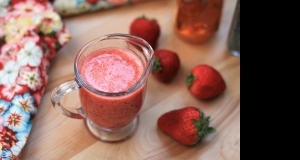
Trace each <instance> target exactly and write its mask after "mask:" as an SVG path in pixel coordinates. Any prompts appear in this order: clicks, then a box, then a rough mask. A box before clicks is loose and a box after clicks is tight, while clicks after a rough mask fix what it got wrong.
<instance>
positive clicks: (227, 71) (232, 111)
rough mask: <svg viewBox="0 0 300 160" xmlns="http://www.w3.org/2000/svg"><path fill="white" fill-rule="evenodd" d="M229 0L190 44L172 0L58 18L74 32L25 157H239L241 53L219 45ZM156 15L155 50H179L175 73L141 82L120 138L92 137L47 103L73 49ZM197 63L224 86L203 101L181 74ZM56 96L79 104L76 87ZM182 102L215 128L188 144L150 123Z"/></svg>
mask: <svg viewBox="0 0 300 160" xmlns="http://www.w3.org/2000/svg"><path fill="white" fill-rule="evenodd" d="M235 5H236V0H224V6H223V13H222V19H221V23H220V28H219V30H218V32H217V33H216V34H215V35H214V37H212V38H211V39H210V40H209V41H208V42H207V43H205V44H202V45H193V44H189V43H187V42H185V41H183V40H181V39H179V38H178V37H177V36H176V35H175V34H174V30H173V19H174V16H175V11H176V1H175V0H150V1H146V2H143V3H139V4H135V5H131V6H123V7H119V8H114V9H110V10H103V11H99V12H94V13H89V14H84V15H79V16H73V17H66V18H63V20H64V22H65V23H66V25H67V27H68V29H69V30H70V32H71V33H72V35H73V38H72V40H71V41H70V42H69V43H68V44H67V45H66V46H65V47H63V49H62V50H60V51H59V52H58V54H57V56H56V57H55V58H54V60H53V61H52V63H51V68H50V72H49V82H48V85H47V88H46V90H45V94H44V97H43V100H42V103H41V105H40V106H39V110H38V113H37V115H36V118H35V121H34V123H33V128H32V131H31V133H30V136H29V138H28V142H27V143H26V146H25V147H24V148H23V151H22V159H24V160H66V159H71V160H145V159H147V160H239V159H240V58H237V57H234V56H232V55H230V54H229V53H228V52H227V50H226V40H227V36H228V31H229V28H230V24H231V20H232V16H233V13H234V8H235ZM143 14H144V15H146V16H147V17H151V18H155V19H156V20H157V21H158V23H159V24H160V26H161V35H160V38H159V43H158V48H157V49H169V50H173V51H175V52H177V53H178V55H179V57H180V60H181V68H180V71H179V73H178V74H177V76H176V77H175V79H174V80H173V81H172V82H171V83H169V84H162V83H160V82H159V81H157V80H156V79H155V78H154V77H153V76H150V78H149V81H148V90H147V96H146V100H145V103H144V105H143V108H142V111H141V112H140V124H139V128H138V130H137V132H136V133H135V135H134V136H133V137H132V138H130V139H129V140H127V141H124V142H121V143H104V142H100V141H97V140H96V139H95V138H94V137H92V136H91V135H90V133H89V132H88V131H87V129H86V127H85V125H84V121H82V120H76V119H71V118H67V117H65V116H63V115H62V114H60V113H59V112H58V111H56V110H55V109H54V108H53V107H52V105H51V102H50V95H51V92H52V90H53V89H54V88H55V87H56V86H58V85H59V84H61V83H63V82H65V81H66V80H69V79H71V78H73V77H74V76H75V75H74V71H73V65H74V64H73V63H74V59H75V56H76V54H77V52H78V51H79V49H80V48H81V47H82V46H83V45H84V44H86V43H87V42H89V41H90V40H92V39H95V38H98V37H100V36H103V35H106V34H111V33H129V25H130V23H131V21H132V20H133V19H134V18H136V17H138V16H141V15H143ZM198 64H208V65H211V66H212V67H214V68H215V69H216V70H218V71H219V72H220V73H221V75H222V76H223V78H224V80H225V82H226V84H227V88H226V90H225V92H224V93H223V94H222V95H220V96H218V97H216V98H214V99H210V100H206V101H203V100H198V99H195V98H194V97H192V95H191V94H190V93H189V92H188V90H187V87H186V85H185V75H186V73H188V71H189V70H190V69H191V68H193V67H194V66H196V65H198ZM63 103H64V104H65V105H67V106H72V108H78V107H79V106H80V102H79V99H78V92H72V93H71V94H68V95H67V96H66V97H65V98H64V99H63ZM185 106H196V107H200V108H201V109H202V110H203V111H204V113H205V114H206V115H208V116H211V126H212V127H214V128H216V129H217V132H216V133H215V134H211V135H207V136H206V137H205V138H204V139H203V140H202V142H201V143H200V144H199V145H197V146H193V147H187V146H184V145H181V144H179V143H178V142H176V141H174V140H173V139H172V138H170V137H168V136H166V135H165V134H164V133H162V132H161V131H160V130H159V129H158V128H157V125H156V122H157V119H158V117H159V116H160V115H162V114H163V113H165V112H168V111H170V110H173V109H179V108H183V107H185Z"/></svg>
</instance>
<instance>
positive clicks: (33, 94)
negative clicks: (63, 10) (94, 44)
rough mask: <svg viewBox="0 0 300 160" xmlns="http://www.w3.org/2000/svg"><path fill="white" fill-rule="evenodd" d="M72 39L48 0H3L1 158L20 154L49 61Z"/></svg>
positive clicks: (0, 20) (0, 0)
mask: <svg viewBox="0 0 300 160" xmlns="http://www.w3.org/2000/svg"><path fill="white" fill-rule="evenodd" d="M70 39H71V34H70V33H69V31H68V30H67V29H66V27H65V26H64V24H63V22H62V20H61V18H60V15H59V14H58V13H57V12H56V11H55V10H54V8H53V7H52V5H51V4H50V3H49V2H48V1H47V0H11V1H10V0H0V160H6V159H16V158H17V157H19V154H20V152H21V150H22V148H23V147H24V145H25V143H26V141H27V138H28V136H29V133H30V130H31V126H32V123H33V121H34V117H35V114H36V113H37V110H38V107H39V105H40V102H41V99H42V96H43V93H44V90H45V87H46V84H47V80H48V68H49V65H50V62H51V60H52V58H53V57H54V56H55V54H56V53H57V51H58V50H59V49H60V48H61V47H63V46H64V45H65V44H66V43H67V42H68V41H69V40H70Z"/></svg>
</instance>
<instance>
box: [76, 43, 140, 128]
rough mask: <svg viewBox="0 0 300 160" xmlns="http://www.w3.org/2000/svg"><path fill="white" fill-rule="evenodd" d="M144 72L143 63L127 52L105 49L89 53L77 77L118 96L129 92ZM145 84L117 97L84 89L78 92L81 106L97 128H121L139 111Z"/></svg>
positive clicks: (117, 49) (98, 88) (95, 87)
mask: <svg viewBox="0 0 300 160" xmlns="http://www.w3.org/2000/svg"><path fill="white" fill-rule="evenodd" d="M143 71H144V65H143V64H142V61H141V60H140V59H139V58H138V57H137V56H136V55H135V54H134V53H131V51H129V50H125V49H119V48H105V49H100V50H98V51H95V52H94V53H92V54H90V55H89V56H88V57H87V58H86V59H85V60H84V62H83V65H82V66H81V69H80V74H81V76H82V78H83V79H84V81H85V82H86V83H87V84H88V85H89V86H91V87H93V88H94V89H97V90H99V91H103V92H110V93H117V92H122V91H126V90H128V89H130V88H131V87H132V86H133V85H134V84H135V83H136V82H137V81H138V80H139V79H140V77H141V75H142V74H143ZM145 91H146V84H144V86H142V87H141V88H140V89H137V90H136V91H134V92H132V93H130V94H127V95H124V96H118V97H108V96H101V95H97V94H95V93H93V92H91V91H89V90H87V89H86V88H84V87H82V88H81V89H80V90H79V94H80V101H81V105H82V107H83V109H84V111H85V112H86V114H87V116H88V117H89V119H90V120H92V121H93V122H94V123H95V124H97V125H98V126H101V127H104V128H109V129H120V128H122V127H124V126H126V125H127V124H129V123H130V122H131V121H133V119H134V118H135V117H136V116H137V114H138V112H139V111H140V109H141V106H142V103H143V100H144V96H145Z"/></svg>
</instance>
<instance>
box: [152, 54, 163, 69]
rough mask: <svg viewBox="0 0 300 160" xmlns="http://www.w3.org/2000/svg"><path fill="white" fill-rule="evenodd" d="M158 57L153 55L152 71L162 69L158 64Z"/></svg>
mask: <svg viewBox="0 0 300 160" xmlns="http://www.w3.org/2000/svg"><path fill="white" fill-rule="evenodd" d="M159 61H160V59H159V58H157V57H155V58H154V63H153V69H152V70H153V71H154V72H160V71H162V69H163V68H162V67H161V65H160V62H159Z"/></svg>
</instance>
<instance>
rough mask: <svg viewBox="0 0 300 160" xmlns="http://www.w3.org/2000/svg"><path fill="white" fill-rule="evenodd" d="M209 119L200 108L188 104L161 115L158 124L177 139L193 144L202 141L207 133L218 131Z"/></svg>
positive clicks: (189, 144) (183, 142) (186, 143)
mask: <svg viewBox="0 0 300 160" xmlns="http://www.w3.org/2000/svg"><path fill="white" fill-rule="evenodd" d="M209 119H210V117H206V116H205V115H204V113H203V112H202V111H201V110H200V109H198V108H196V107H193V106H188V107H185V108H181V109H177V110H172V111H170V112H167V113H165V114H163V115H161V116H160V117H159V119H158V121H157V125H158V127H159V129H160V130H161V131H163V132H164V133H165V134H167V135H168V136H170V137H172V138H173V139H175V140H176V141H178V142H180V143H181V144H184V145H188V146H192V145H196V144H198V143H200V142H201V140H202V139H203V138H204V136H205V135H207V134H211V133H215V132H216V129H215V128H212V127H210V126H209Z"/></svg>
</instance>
